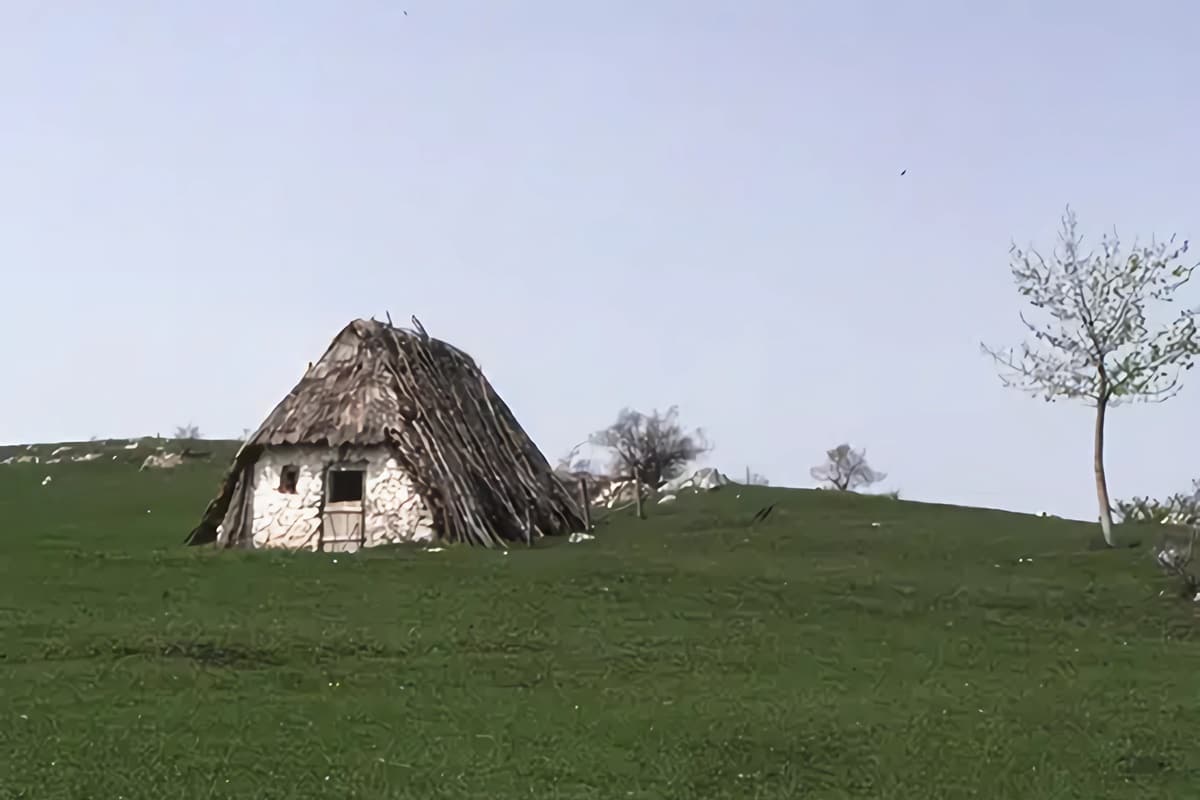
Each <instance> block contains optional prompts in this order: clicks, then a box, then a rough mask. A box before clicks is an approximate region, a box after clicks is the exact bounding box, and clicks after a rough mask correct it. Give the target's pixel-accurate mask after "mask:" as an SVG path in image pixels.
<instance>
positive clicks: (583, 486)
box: [579, 475, 592, 531]
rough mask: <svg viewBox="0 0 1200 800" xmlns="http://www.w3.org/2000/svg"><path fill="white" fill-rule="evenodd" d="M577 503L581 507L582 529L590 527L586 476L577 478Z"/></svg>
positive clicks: (589, 505)
mask: <svg viewBox="0 0 1200 800" xmlns="http://www.w3.org/2000/svg"><path fill="white" fill-rule="evenodd" d="M579 505H580V506H582V507H583V529H584V530H585V531H590V530H591V529H592V504H591V503H589V502H588V490H587V476H586V475H583V476H580V478H579Z"/></svg>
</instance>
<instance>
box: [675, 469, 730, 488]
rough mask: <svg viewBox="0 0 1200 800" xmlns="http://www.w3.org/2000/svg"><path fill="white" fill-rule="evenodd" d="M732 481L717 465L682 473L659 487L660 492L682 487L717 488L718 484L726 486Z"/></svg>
mask: <svg viewBox="0 0 1200 800" xmlns="http://www.w3.org/2000/svg"><path fill="white" fill-rule="evenodd" d="M728 483H732V481H731V480H729V478H728V477H726V476H725V475H722V474H721V471H720V470H719V469H717V468H716V467H704V468H702V469H698V470H696V471H695V472H693V473H692V474H691V475H680V476H679V477H677V478H672V479H671V480H669V481H666V482H665V483H663V485H662V486H659V487H658V490H659V491H660V492H677V491H679V490H680V489H687V488H694V489H706V490H707V489H715V488H717V487H718V486H724V485H726V484H728Z"/></svg>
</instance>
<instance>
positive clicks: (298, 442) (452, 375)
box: [187, 318, 584, 551]
mask: <svg viewBox="0 0 1200 800" xmlns="http://www.w3.org/2000/svg"><path fill="white" fill-rule="evenodd" d="M413 325H414V328H415V329H413V330H409V329H402V328H397V327H394V326H393V325H392V324H391V321H390V319H389V320H388V322H379V321H376V320H373V319H372V320H361V319H360V320H355V321H354V322H352V323H350V324H349V325H348V326H346V328H344V329H343V330H342V332H341V333H339V334H338V335H337V337H336V338H335V339H334V340H333V343H332V344H331V345H330V346H329V349H328V350H326V351H325V354H324V355H323V356H322V357H321V359H320V360H319V361H317V362H316V363H315V364H313V365H311V366H310V367H309V369H308V371H307V372H306V373H305V374H304V377H303V378H301V380H300V382H299V383H298V384H297V385H296V387H295V388H294V389H292V391H291V393H290V394H288V396H287V397H285V398H284V399H283V401H282V402H281V403H279V405H277V406H276V407H275V409H274V411H272V412H271V414H270V415H269V416H268V417H267V419H266V421H265V422H263V424H262V426H261V427H259V429H258V430H257V431H255V432H254V433H253V434H252V435H251V436H250V437H249V438H248V439H247V440H246V442H245V443H244V444H243V445H242V447H241V449H240V450H239V451H238V453H237V455H236V456H235V458H234V462H233V465H232V467H231V468H230V470H229V472H228V473H227V475H226V477H225V479H224V480H223V482H222V484H221V487H220V491H219V493H218V494H217V496H216V498H215V499H214V500H213V501H212V502H211V503H210V504H209V506H208V509H207V510H206V511H205V513H204V517H203V519H202V520H201V521H200V524H199V525H198V526H197V527H196V528H195V529H194V530H193V531H192V532H191V534H190V535H189V536H188V539H187V541H188V543H189V544H215V545H216V546H218V547H254V548H259V547H282V548H289V549H309V550H325V551H350V550H357V549H358V548H360V547H371V546H375V545H381V544H389V543H394V542H404V541H421V540H443V541H450V542H465V543H470V544H480V545H484V546H487V547H492V546H496V545H501V546H503V545H504V544H505V543H506V542H532V540H533V539H535V538H537V537H540V536H553V535H558V534H565V533H569V532H571V531H573V530H582V529H583V524H584V523H583V516H582V512H581V510H580V509H579V507H578V505H577V503H576V502H575V500H574V499H573V497H572V493H571V492H570V491H569V490H568V489H567V488H566V487H565V486H564V485H563V483H562V482H561V481H560V480H559V479H558V477H557V476H555V474H554V472H553V470H552V469H551V467H550V464H549V463H548V462H547V461H546V458H545V456H544V455H542V453H541V452H540V451H539V450H538V448H537V446H536V445H535V444H534V443H533V442H532V441H531V440H530V438H529V436H528V435H527V434H526V433H525V431H524V430H523V429H522V428H521V426H520V425H519V424H518V423H517V420H516V419H515V418H514V417H513V414H512V412H511V411H510V410H509V408H508V406H507V405H505V404H504V401H503V400H501V399H500V397H499V395H497V394H496V392H495V390H494V389H493V388H492V386H491V385H490V384H489V383H488V381H487V379H486V378H485V377H484V376H483V373H482V372H481V371H480V370H479V367H478V366H476V364H475V362H474V361H473V360H472V359H471V358H470V357H469V356H468V355H467V354H465V353H464V352H462V351H461V350H458V349H457V348H455V347H453V346H451V345H449V344H447V343H446V342H443V341H440V340H438V339H434V338H431V337H430V336H429V335H428V334H426V332H425V330H424V328H422V327H421V324H420V323H419V322H418V321H417V320H416V319H415V318H414V319H413Z"/></svg>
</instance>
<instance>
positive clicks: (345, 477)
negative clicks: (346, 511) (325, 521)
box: [329, 469, 364, 503]
mask: <svg viewBox="0 0 1200 800" xmlns="http://www.w3.org/2000/svg"><path fill="white" fill-rule="evenodd" d="M363 477H364V473H363V471H362V470H360V469H331V470H329V502H330V503H354V502H359V501H361V500H362V499H363Z"/></svg>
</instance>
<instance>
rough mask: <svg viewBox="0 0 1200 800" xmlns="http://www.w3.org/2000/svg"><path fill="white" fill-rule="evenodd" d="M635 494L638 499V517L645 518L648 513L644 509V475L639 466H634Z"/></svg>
mask: <svg viewBox="0 0 1200 800" xmlns="http://www.w3.org/2000/svg"><path fill="white" fill-rule="evenodd" d="M633 496H634V498H635V500H636V501H637V518H638V519H645V518H646V514H645V512H644V511H642V476H641V475H640V474H639V472H638V469H637V467H634V468H633Z"/></svg>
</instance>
